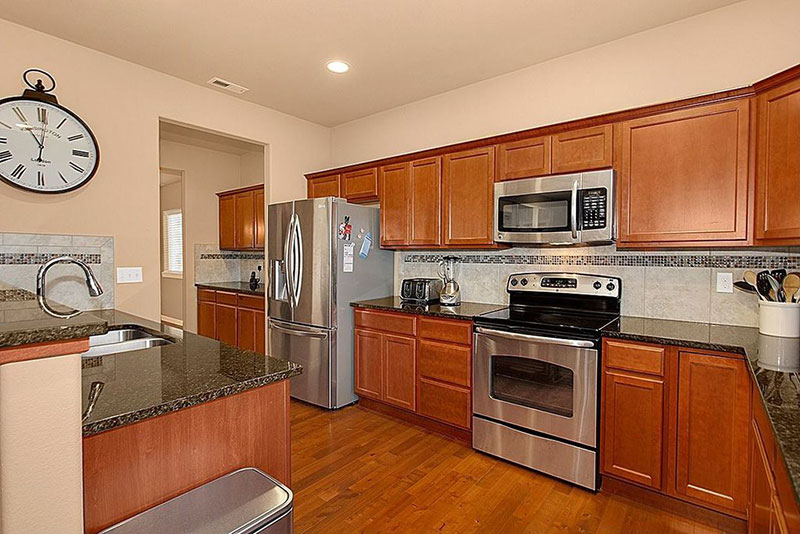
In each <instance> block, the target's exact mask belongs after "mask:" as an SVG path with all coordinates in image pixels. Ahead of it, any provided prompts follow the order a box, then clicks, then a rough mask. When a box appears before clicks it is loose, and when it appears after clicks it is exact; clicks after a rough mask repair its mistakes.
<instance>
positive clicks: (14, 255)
mask: <svg viewBox="0 0 800 534" xmlns="http://www.w3.org/2000/svg"><path fill="white" fill-rule="evenodd" d="M65 255H66V256H70V257H71V258H75V259H76V260H81V261H83V262H85V263H88V264H90V265H100V262H101V257H100V254H69V253H39V252H0V265H40V264H42V263H45V262H48V261H50V260H52V259H54V258H58V257H60V256H65Z"/></svg>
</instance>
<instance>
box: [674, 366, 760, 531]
mask: <svg viewBox="0 0 800 534" xmlns="http://www.w3.org/2000/svg"><path fill="white" fill-rule="evenodd" d="M678 373H679V379H678V451H677V459H676V463H677V491H678V493H680V494H683V495H685V496H686V497H687V498H689V499H691V500H693V501H696V502H698V503H703V504H706V505H709V506H712V507H714V508H717V509H719V510H723V511H725V510H727V511H733V512H737V513H739V514H741V515H744V513H745V511H746V508H747V471H748V466H749V465H750V464H749V461H748V452H749V435H750V376H749V375H748V370H747V368H746V363H745V362H744V361H742V360H739V359H735V358H725V357H721V356H715V355H710V354H699V353H694V352H685V351H681V352H680V353H679V371H678Z"/></svg>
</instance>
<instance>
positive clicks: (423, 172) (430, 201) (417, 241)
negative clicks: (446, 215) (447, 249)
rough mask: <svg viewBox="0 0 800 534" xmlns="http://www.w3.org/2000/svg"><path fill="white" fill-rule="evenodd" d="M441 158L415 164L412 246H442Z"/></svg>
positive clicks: (412, 175)
mask: <svg viewBox="0 0 800 534" xmlns="http://www.w3.org/2000/svg"><path fill="white" fill-rule="evenodd" d="M441 186H442V166H441V158H438V157H436V158H426V159H419V160H416V161H412V162H411V169H410V177H409V195H410V204H411V208H410V209H411V215H410V221H409V244H410V245H423V246H436V245H439V244H440V243H441V242H442V231H441V221H442V202H441Z"/></svg>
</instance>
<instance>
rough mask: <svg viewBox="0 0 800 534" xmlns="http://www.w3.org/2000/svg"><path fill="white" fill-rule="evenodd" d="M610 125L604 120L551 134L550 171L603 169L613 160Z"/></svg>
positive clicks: (559, 172)
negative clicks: (581, 127)
mask: <svg viewBox="0 0 800 534" xmlns="http://www.w3.org/2000/svg"><path fill="white" fill-rule="evenodd" d="M612 139H613V126H612V125H611V124H605V125H603V126H595V127H593V128H583V129H580V130H573V131H569V132H564V133H559V134H555V135H553V164H552V173H553V174H563V173H569V172H580V171H591V170H594V169H606V168H608V167H611V164H612V163H613V157H612V153H613V151H612V147H613V143H612Z"/></svg>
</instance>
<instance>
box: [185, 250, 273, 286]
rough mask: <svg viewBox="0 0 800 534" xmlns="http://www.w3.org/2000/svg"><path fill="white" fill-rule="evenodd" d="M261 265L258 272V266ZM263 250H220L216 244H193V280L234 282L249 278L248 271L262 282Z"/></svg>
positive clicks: (199, 281)
mask: <svg viewBox="0 0 800 534" xmlns="http://www.w3.org/2000/svg"><path fill="white" fill-rule="evenodd" d="M259 265H260V266H261V267H262V271H261V274H258V266H259ZM264 265H265V263H264V253H263V252H234V251H229V250H220V249H219V247H217V245H212V244H196V245H195V246H194V281H195V282H198V283H202V282H235V281H245V282H246V281H248V280H250V273H251V272H252V271H256V276H258V277H259V278H261V281H262V282H264V270H263V267H264Z"/></svg>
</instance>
